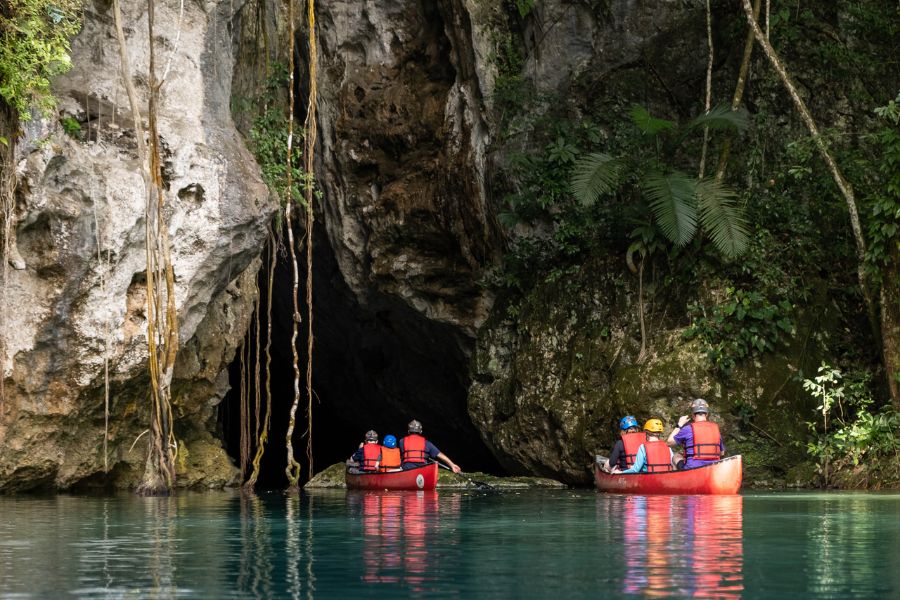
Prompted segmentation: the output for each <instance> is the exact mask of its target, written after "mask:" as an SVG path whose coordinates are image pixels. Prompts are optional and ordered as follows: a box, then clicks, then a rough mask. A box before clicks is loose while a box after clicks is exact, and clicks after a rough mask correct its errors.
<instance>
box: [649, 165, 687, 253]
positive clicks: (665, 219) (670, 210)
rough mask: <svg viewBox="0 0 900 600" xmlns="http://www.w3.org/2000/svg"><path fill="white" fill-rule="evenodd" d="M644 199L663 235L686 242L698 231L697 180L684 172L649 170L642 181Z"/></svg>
mask: <svg viewBox="0 0 900 600" xmlns="http://www.w3.org/2000/svg"><path fill="white" fill-rule="evenodd" d="M641 187H642V188H643V191H644V195H645V196H646V198H647V203H648V204H649V205H650V210H651V211H653V217H654V218H655V219H656V222H657V224H658V225H659V228H660V230H662V232H663V235H665V236H666V238H668V239H669V241H671V242H672V243H674V244H675V245H676V246H685V245H686V244H687V243H688V242H690V241H691V238H693V237H694V233H695V232H696V231H697V207H696V205H695V196H696V181H695V180H694V179H691V178H690V177H688V176H687V175H685V174H684V173H679V172H677V171H673V172H672V173H668V174H664V173H659V172H651V173H648V174H647V176H646V177H645V178H644V180H643V181H642V182H641Z"/></svg>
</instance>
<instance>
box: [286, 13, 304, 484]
mask: <svg viewBox="0 0 900 600" xmlns="http://www.w3.org/2000/svg"><path fill="white" fill-rule="evenodd" d="M288 33H289V35H290V43H289V48H290V50H289V56H290V59H289V60H290V62H289V63H288V64H289V72H290V74H289V76H288V85H289V91H288V104H289V106H288V138H287V189H286V192H285V193H286V195H287V197H286V198H285V205H284V220H285V227H286V228H287V234H288V247H289V248H290V255H291V267H292V269H293V276H294V278H293V288H292V299H293V309H294V311H293V319H292V321H293V328H292V332H291V355H292V360H293V366H294V400H293V403H292V404H291V411H290V415H289V419H288V428H287V436H286V439H285V444H286V446H287V466H285V468H284V473H285V475H287V478H288V488H296V487H297V485H298V484H299V481H300V463H299V462H297V460H296V459H295V458H294V442H293V436H294V427H295V425H296V415H297V406H298V405H299V404H300V357H299V356H298V355H297V335H298V330H299V328H300V321H301V317H300V307H299V305H298V298H297V296H298V291H297V290H298V288H299V286H300V273H299V270H298V268H297V252H296V249H295V246H294V231H293V222H292V220H291V212H292V207H293V204H294V186H293V171H294V169H293V166H294V163H293V142H294V45H295V42H294V0H289V2H288Z"/></svg>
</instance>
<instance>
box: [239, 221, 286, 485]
mask: <svg viewBox="0 0 900 600" xmlns="http://www.w3.org/2000/svg"><path fill="white" fill-rule="evenodd" d="M279 245H280V240H279V239H278V238H277V236H276V235H275V233H274V232H273V231H272V230H271V229H270V230H269V242H268V247H269V267H268V279H267V282H266V348H265V353H266V366H265V369H266V384H265V398H266V409H265V418H264V420H263V422H262V428H261V429H259V431H258V434H257V437H256V454H255V455H254V456H253V471H252V473H250V477H249V478H248V479H247V483H245V484H244V487H245V488H247V489H248V490H250V491H252V490H253V487H254V486H255V485H256V482H257V480H258V479H259V470H260V463H261V461H262V457H263V455H264V454H265V451H266V444H267V443H268V441H269V426H270V425H271V423H272V370H271V366H272V288H273V284H274V282H275V258H276V249H277V248H278V246H279ZM258 311H259V308H258V307H257V312H258ZM257 323H259V321H258V319H257ZM258 339H259V326H258V325H257V340H258ZM257 343H258V342H257ZM258 349H259V346H258V345H257V351H258ZM256 388H257V390H258V389H259V376H258V374H257V379H256ZM256 419H257V423H259V411H257V415H256Z"/></svg>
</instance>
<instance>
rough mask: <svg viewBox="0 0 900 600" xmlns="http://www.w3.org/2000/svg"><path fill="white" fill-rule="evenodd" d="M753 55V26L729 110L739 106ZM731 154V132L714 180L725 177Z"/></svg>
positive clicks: (757, 1)
mask: <svg viewBox="0 0 900 600" xmlns="http://www.w3.org/2000/svg"><path fill="white" fill-rule="evenodd" d="M761 5H762V0H755V2H754V3H753V19H754V20H756V19H757V18H759V9H760V6H761ZM752 55H753V28H752V27H748V28H747V38H746V39H745V40H744V54H743V57H742V58H741V67H740V69H738V79H737V83H736V84H735V86H734V96H733V97H732V98H731V110H737V109H738V108H740V107H741V101H742V100H743V98H744V88H745V87H746V85H747V74H748V73H749V72H750V57H751V56H752ZM729 154H731V134H730V133H729V134H728V136H727V137H726V138H725V141H724V142H723V143H722V153H721V154H720V155H719V164H718V166H717V167H716V181H717V182H719V183H722V181H723V180H724V179H725V169H726V168H727V167H728V156H729Z"/></svg>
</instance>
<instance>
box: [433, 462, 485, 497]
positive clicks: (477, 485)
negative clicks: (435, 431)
mask: <svg viewBox="0 0 900 600" xmlns="http://www.w3.org/2000/svg"><path fill="white" fill-rule="evenodd" d="M431 462H433V463H434V464H436V465H437V466H438V467H440V468H442V469H447V470H448V471H450V472H451V473H452V472H453V469H451V468H450V467H448V466H447V465H445V464H444V463H442V462H439V461H436V460H433V461H431ZM457 475H459V476H460V477H462V478H463V479H465V480H466V481H468V482H469V483H471V484H472V485H474V486H475V489H476V490H492V489H494V486H492V485H491V484H489V483H485V482H483V481H475V480H474V479H471V478H469V477H468V476H467V475H466V474H465V473H462V472H460V473H457Z"/></svg>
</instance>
